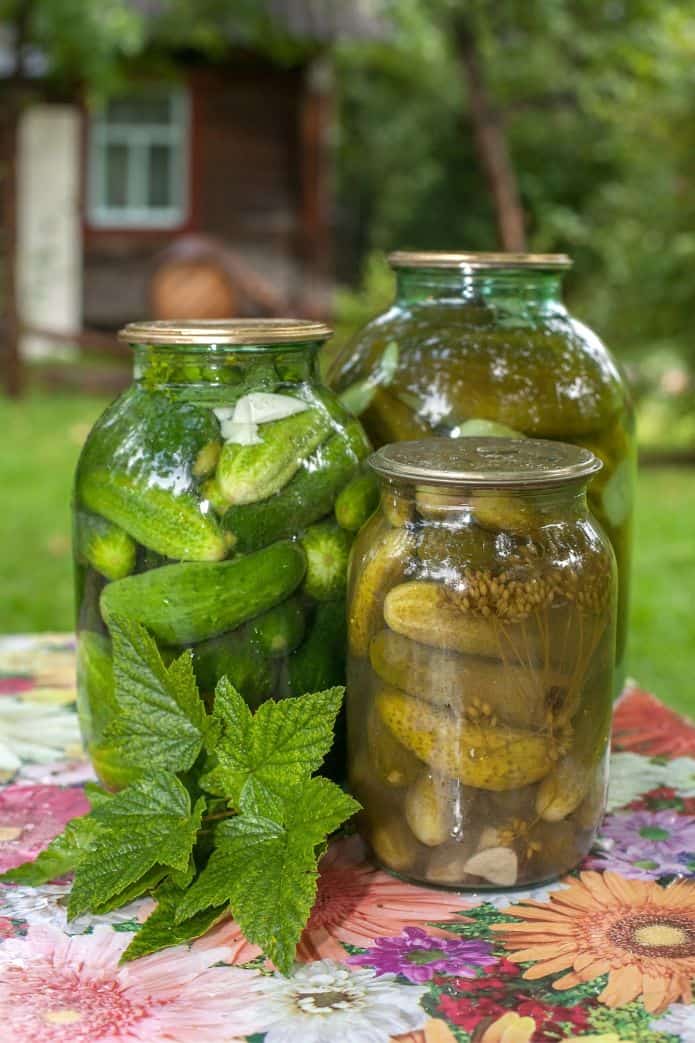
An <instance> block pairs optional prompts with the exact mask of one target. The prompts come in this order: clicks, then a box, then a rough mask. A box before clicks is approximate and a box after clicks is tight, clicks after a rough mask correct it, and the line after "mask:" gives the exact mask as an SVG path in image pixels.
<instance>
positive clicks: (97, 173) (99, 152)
mask: <svg viewBox="0 0 695 1043" xmlns="http://www.w3.org/2000/svg"><path fill="white" fill-rule="evenodd" d="M165 91H166V93H167V94H168V95H169V97H170V99H171V106H172V108H171V112H172V121H171V123H170V124H168V125H164V124H160V123H157V124H155V123H151V124H147V123H138V124H133V123H113V122H107V121H106V119H104V117H103V115H102V114H100V113H95V114H94V115H93V116H92V118H91V120H90V127H89V145H88V153H87V154H88V167H89V169H88V208H87V209H88V220H89V224H90V225H92V226H93V227H95V228H112V229H124V228H135V229H137V228H176V227H178V226H180V225H182V224H184V222H185V221H186V220H187V218H188V214H189V198H190V141H191V104H190V95H189V92H188V91H187V90H186V89H185V88H182V87H171V88H165ZM112 144H118V145H125V146H126V147H127V148H128V152H129V163H128V182H127V197H128V199H129V200H142V204H141V205H138V204H137V203H136V204H132V205H128V206H124V207H115V206H109V205H108V204H107V203H106V174H107V172H106V151H107V147H108V146H109V145H112ZM151 145H169V146H171V154H172V163H171V172H170V178H171V184H170V188H171V197H172V198H173V199H176V197H177V195H178V199H176V202H175V203H174V204H173V205H172V206H166V207H163V206H160V207H153V206H149V205H147V203H146V202H145V200H146V192H147V179H148V174H149V148H150V146H151Z"/></svg>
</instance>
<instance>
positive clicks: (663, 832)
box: [584, 810, 695, 880]
mask: <svg viewBox="0 0 695 1043" xmlns="http://www.w3.org/2000/svg"><path fill="white" fill-rule="evenodd" d="M693 851H695V817H693V816H692V815H680V814H679V813H678V812H677V811H671V810H664V811H633V812H631V813H629V814H624V815H608V816H607V817H606V819H605V821H604V823H603V825H602V826H601V832H600V836H599V842H598V846H597V850H596V852H595V854H594V856H593V857H590V858H589V859H587V861H586V862H585V863H584V864H585V866H586V867H587V868H591V869H604V870H605V869H610V870H613V871H614V872H616V873H622V875H623V876H626V877H629V878H630V879H632V880H657V879H659V877H662V876H675V875H680V876H689V875H690V872H689V870H688V855H689V853H690V852H693ZM690 858H691V861H692V855H691V856H690Z"/></svg>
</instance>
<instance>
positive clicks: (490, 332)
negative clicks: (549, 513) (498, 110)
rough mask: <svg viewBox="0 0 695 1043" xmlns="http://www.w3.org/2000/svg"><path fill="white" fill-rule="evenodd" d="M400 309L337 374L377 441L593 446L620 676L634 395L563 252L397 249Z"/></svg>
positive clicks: (352, 350)
mask: <svg viewBox="0 0 695 1043" xmlns="http://www.w3.org/2000/svg"><path fill="white" fill-rule="evenodd" d="M391 263H392V265H393V267H394V268H395V270H396V277H397V295H396V300H395V303H394V304H393V306H392V307H391V308H390V309H389V310H388V311H387V312H386V313H385V314H383V315H380V316H378V317H377V318H375V319H374V320H373V321H372V322H370V323H369V324H368V325H367V326H366V327H365V328H364V330H362V331H361V333H359V334H358V335H357V338H356V339H355V340H354V341H352V342H351V343H350V344H348V345H346V347H345V348H344V349H343V351H342V353H341V354H340V355H339V356H338V358H337V360H336V362H335V363H334V365H333V367H332V371H331V373H330V374H329V379H330V382H331V383H332V385H333V386H334V387H336V389H337V390H338V391H339V392H340V393H341V398H342V399H343V401H344V402H345V403H346V405H348V406H349V408H351V409H352V410H353V411H354V412H355V413H356V414H357V415H358V416H359V417H360V418H361V419H362V421H363V423H364V425H365V428H366V430H367V433H368V435H369V436H370V438H371V439H372V441H373V442H374V444H375V445H377V446H379V445H384V444H386V443H389V442H395V441H400V440H404V439H416V438H423V437H426V436H427V435H430V434H435V435H446V436H450V437H461V436H476V435H483V436H484V435H499V436H512V437H522V436H524V435H526V436H531V437H537V438H552V439H555V440H558V441H562V442H571V443H574V444H576V445H580V446H584V447H586V448H588V449H590V450H591V451H592V452H593V453H594V454H595V455H596V456H597V457H598V458H599V459H600V460H601V462H602V463H603V468H602V470H601V472H600V474H598V475H597V477H596V479H595V480H594V481H593V482H592V483H591V486H590V489H589V503H590V506H591V509H592V511H593V512H594V514H595V515H596V517H597V518H598V520H599V521H600V522H601V524H602V526H603V527H604V529H605V530H606V532H607V533H608V536H609V538H610V540H611V542H612V544H613V549H614V551H615V555H616V558H617V562H618V574H619V579H620V585H619V586H620V589H619V607H618V624H617V635H618V636H617V645H616V656H617V668H616V681H617V684H618V686H619V685H620V683H621V681H622V680H623V679H624V654H625V643H626V638H627V625H628V604H629V582H630V554H631V540H632V510H633V490H634V478H635V464H636V442H635V434H634V418H633V411H632V404H631V401H630V396H629V393H628V391H627V388H626V385H625V383H624V381H623V378H622V377H621V374H620V372H619V370H618V368H617V366H616V364H615V362H614V360H613V359H612V357H611V355H610V354H609V352H608V351H607V350H606V348H605V346H604V345H603V344H602V343H601V341H600V340H599V338H598V337H597V336H596V335H595V334H594V333H592V331H591V330H590V329H588V328H587V327H586V326H584V325H583V324H582V323H580V322H578V321H577V320H576V319H574V318H573V317H572V316H571V315H570V314H569V313H568V311H567V309H566V308H565V306H564V304H563V302H562V298H561V282H562V277H563V274H564V271H565V269H567V268H568V267H569V265H570V261H569V259H568V258H567V257H565V256H564V255H541V256H539V255H516V254H506V255H505V254H441V253H424V254H423V253H403V252H400V253H396V254H393V255H392V257H391Z"/></svg>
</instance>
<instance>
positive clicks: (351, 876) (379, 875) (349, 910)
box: [193, 836, 477, 964]
mask: <svg viewBox="0 0 695 1043" xmlns="http://www.w3.org/2000/svg"><path fill="white" fill-rule="evenodd" d="M319 869H320V875H319V883H318V893H317V896H316V903H315V905H314V909H313V911H312V914H311V918H310V920H309V923H308V925H307V928H306V930H305V931H304V934H303V935H302V939H301V941H300V943H299V948H298V950H297V959H298V960H299V961H300V962H301V963H308V962H310V961H311V960H325V959H331V960H337V961H339V962H341V963H342V962H344V961H345V960H347V959H348V955H349V953H348V951H347V950H346V949H345V947H344V945H343V943H347V944H348V945H354V946H356V947H357V948H360V949H364V948H368V947H369V946H370V945H372V944H373V942H374V940H375V938H379V937H391V936H393V935H397V934H400V932H401V931H402V930H403V928H404V927H418V926H420V925H422V924H428V923H447V922H448V921H452V920H455V921H456V922H457V923H461V922H464V923H465V922H466V918H465V917H463V916H461V913H462V912H463V911H464V910H465V909H471V908H473V907H474V906H475V905H476V904H477V903H476V902H475V901H471V900H470V899H466V898H464V897H462V896H461V895H458V894H453V893H450V892H446V891H436V890H434V889H430V888H427V887H416V886H415V885H414V884H408V883H405V882H404V881H403V880H399V879H397V877H394V876H390V875H389V874H388V873H384V872H382V870H380V869H376V868H375V867H374V866H373V865H372V864H371V863H370V862H369V861H367V853H366V849H365V846H364V844H363V843H362V841H361V840H360V839H359V837H356V836H353V837H346V838H344V839H342V840H337V841H334V843H332V844H331V847H330V849H329V851H328V852H327V853H326V854H325V855H324V857H323V859H322V861H321V865H320V867H319ZM427 933H428V934H429V935H434V936H436V937H443V938H445V937H447V932H446V931H444V930H441V929H440V928H437V927H428V928H427ZM219 946H224V947H226V948H227V950H228V952H229V956H228V958H227V962H228V963H231V964H241V963H246V962H248V961H249V960H253V959H255V958H256V957H257V956H259V955H260V951H261V950H260V949H259V948H258V947H257V946H255V945H251V944H250V943H249V942H247V941H246V939H245V938H244V936H243V934H242V933H241V929H240V928H239V926H238V924H237V923H235V921H234V920H224V921H223V922H222V923H221V924H219V925H218V926H217V927H215V928H213V929H212V930H211V931H208V933H207V934H206V935H205V936H204V937H203V938H200V939H199V940H198V941H197V942H195V944H194V946H193V948H194V949H196V950H200V949H206V948H212V947H215V948H218V947H219Z"/></svg>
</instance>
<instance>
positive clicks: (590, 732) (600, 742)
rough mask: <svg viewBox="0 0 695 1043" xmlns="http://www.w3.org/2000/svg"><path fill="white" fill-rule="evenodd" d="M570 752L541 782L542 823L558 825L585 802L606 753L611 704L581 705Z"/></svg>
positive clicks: (538, 802)
mask: <svg viewBox="0 0 695 1043" xmlns="http://www.w3.org/2000/svg"><path fill="white" fill-rule="evenodd" d="M572 724H573V728H574V736H573V744H572V749H571V750H570V751H569V753H567V755H566V756H565V757H563V758H562V759H561V760H559V761H558V763H557V764H556V765H555V766H554V767H553V770H552V771H551V772H550V773H549V774H548V776H547V777H546V778H545V779H544V780H543V782H542V783H541V785H540V786H539V788H538V794H537V796H536V811H537V813H538V815H540V817H541V818H542V819H543V820H544V821H545V822H560V821H561V820H562V819H563V818H567V816H568V815H571V814H572V812H573V811H576V810H577V808H578V807H579V805H580V804H581V803H582V802H583V801H584V798H585V797H586V795H587V794H588V792H589V790H590V789H591V787H592V785H593V784H594V783H595V779H596V774H597V772H598V771H600V770H601V766H600V760H601V758H602V757H603V756H604V754H605V750H606V746H607V743H608V731H609V727H610V704H606V701H605V700H604V705H603V706H602V705H601V704H600V703H596V704H594V703H593V702H592V704H591V705H586V706H584V707H583V708H582V709H581V711H580V712H579V713H577V714H576V715H575V717H574V718H573V722H572Z"/></svg>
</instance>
